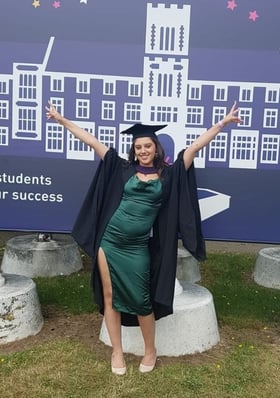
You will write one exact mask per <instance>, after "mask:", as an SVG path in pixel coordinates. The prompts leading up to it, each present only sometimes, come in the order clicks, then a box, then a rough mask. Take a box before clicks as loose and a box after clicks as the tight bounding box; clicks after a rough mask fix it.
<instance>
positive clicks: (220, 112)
mask: <svg viewBox="0 0 280 398" xmlns="http://www.w3.org/2000/svg"><path fill="white" fill-rule="evenodd" d="M226 114H227V108H226V107H225V106H214V107H213V113H212V124H213V125H214V124H217V123H218V122H219V121H220V120H222V119H223V118H224V117H225V116H226Z"/></svg>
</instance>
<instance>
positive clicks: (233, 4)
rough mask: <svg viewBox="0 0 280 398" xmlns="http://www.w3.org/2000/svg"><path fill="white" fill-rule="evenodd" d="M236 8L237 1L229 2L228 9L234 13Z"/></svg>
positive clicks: (231, 0)
mask: <svg viewBox="0 0 280 398" xmlns="http://www.w3.org/2000/svg"><path fill="white" fill-rule="evenodd" d="M235 7H237V4H236V3H235V0H230V1H228V2H227V8H229V9H230V10H231V11H233V10H234V9H235Z"/></svg>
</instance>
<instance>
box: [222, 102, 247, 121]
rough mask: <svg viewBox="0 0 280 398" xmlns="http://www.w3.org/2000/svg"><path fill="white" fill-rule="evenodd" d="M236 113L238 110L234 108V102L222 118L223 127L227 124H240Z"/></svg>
mask: <svg viewBox="0 0 280 398" xmlns="http://www.w3.org/2000/svg"><path fill="white" fill-rule="evenodd" d="M238 111H239V109H238V108H237V107H236V101H234V104H233V105H232V107H231V109H230V111H229V113H228V114H227V115H226V116H225V117H224V119H223V120H222V121H221V122H222V123H223V124H225V125H226V124H229V123H242V120H241V119H240V117H239V116H238Z"/></svg>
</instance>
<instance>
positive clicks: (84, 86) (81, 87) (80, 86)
mask: <svg viewBox="0 0 280 398" xmlns="http://www.w3.org/2000/svg"><path fill="white" fill-rule="evenodd" d="M76 92H77V93H79V94H89V93H90V83H89V81H88V80H81V79H78V80H77V82H76Z"/></svg>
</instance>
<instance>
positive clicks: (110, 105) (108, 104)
mask: <svg viewBox="0 0 280 398" xmlns="http://www.w3.org/2000/svg"><path fill="white" fill-rule="evenodd" d="M102 119H103V120H114V119H115V102H112V101H102Z"/></svg>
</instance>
